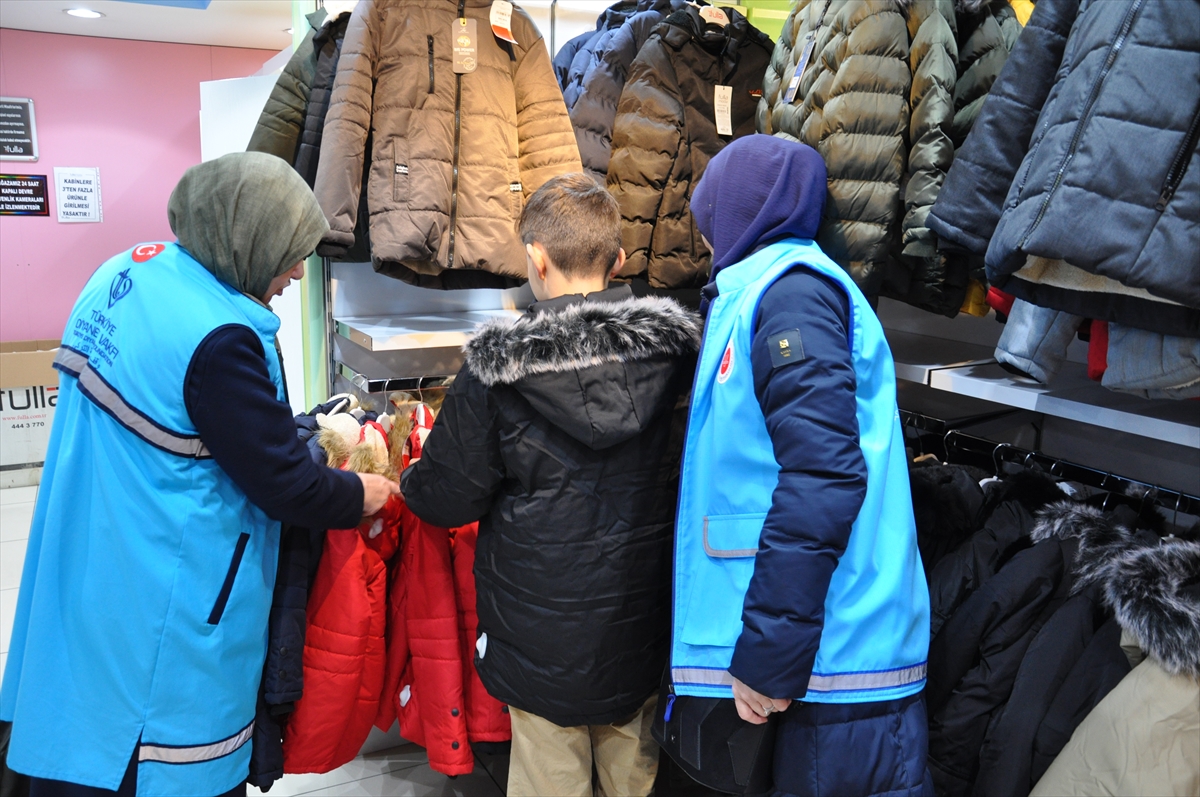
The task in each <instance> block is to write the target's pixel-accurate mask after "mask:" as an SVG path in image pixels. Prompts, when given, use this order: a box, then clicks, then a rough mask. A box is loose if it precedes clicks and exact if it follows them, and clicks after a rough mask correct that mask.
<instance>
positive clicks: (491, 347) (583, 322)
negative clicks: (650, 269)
mask: <svg viewBox="0 0 1200 797" xmlns="http://www.w3.org/2000/svg"><path fill="white" fill-rule="evenodd" d="M700 339H701V327H700V319H699V317H698V316H696V315H695V314H694V313H691V312H689V311H687V310H685V309H684V308H683V307H681V306H680V305H679V304H677V303H675V302H674V301H672V300H670V299H662V298H656V297H643V298H630V299H622V300H620V301H581V302H576V303H574V304H569V305H566V306H565V307H555V308H552V309H544V310H542V311H541V312H536V313H528V314H526V315H524V316H522V317H521V318H519V319H517V320H516V321H510V320H506V319H497V320H494V321H489V322H487V323H485V324H483V325H481V326H480V327H479V329H478V331H477V332H476V333H475V336H474V337H473V338H471V340H470V342H469V343H467V346H466V367H467V370H468V371H469V372H470V374H471V375H472V376H474V377H475V378H476V379H478V380H479V381H480V382H482V383H483V384H484V385H485V386H486V387H489V388H492V387H499V386H502V385H506V386H510V387H512V388H513V389H515V390H516V391H517V392H518V393H520V394H521V396H523V397H524V398H525V399H526V400H527V401H528V402H529V403H530V404H531V405H532V406H533V408H534V409H535V410H537V412H539V413H540V414H541V415H543V416H544V417H545V418H546V419H547V420H549V421H550V422H551V423H553V424H554V425H555V426H557V427H559V428H560V429H562V430H563V431H564V432H566V433H567V434H569V435H570V436H571V437H574V438H575V439H576V440H578V441H580V442H581V443H584V444H585V445H588V446H590V447H591V448H593V449H596V450H599V449H603V448H607V447H609V446H613V445H616V444H618V443H621V442H624V441H625V440H628V439H630V438H632V437H633V436H634V435H636V434H638V433H639V432H641V431H642V430H643V429H645V428H646V427H647V425H648V424H650V423H653V422H656V421H657V420H658V419H660V418H661V417H662V413H663V412H664V411H667V410H669V409H670V408H671V407H668V406H666V405H667V404H668V403H670V404H671V405H672V406H673V405H674V397H675V396H677V395H678V394H679V393H680V392H681V390H680V382H679V380H680V379H686V378H688V377H690V375H691V372H692V370H694V361H695V354H696V352H697V351H698V350H699V348H700ZM682 392H683V393H685V394H686V393H687V392H688V391H687V389H686V387H684V388H683V389H682Z"/></svg>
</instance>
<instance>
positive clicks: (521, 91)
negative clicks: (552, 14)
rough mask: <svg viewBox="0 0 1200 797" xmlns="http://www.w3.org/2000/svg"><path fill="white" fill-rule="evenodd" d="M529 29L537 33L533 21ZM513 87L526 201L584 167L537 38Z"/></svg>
mask: <svg viewBox="0 0 1200 797" xmlns="http://www.w3.org/2000/svg"><path fill="white" fill-rule="evenodd" d="M522 13H524V12H522ZM528 27H529V29H530V31H536V30H537V28H536V26H535V25H534V24H533V22H532V21H530V22H529V26H528ZM518 35H519V36H524V35H530V34H518ZM522 41H524V39H522ZM513 87H514V89H515V91H516V98H517V151H518V153H519V155H518V157H519V168H520V170H521V188H522V190H523V192H524V194H525V198H526V199H529V196H530V195H531V194H532V193H533V192H534V191H536V190H538V189H539V188H541V187H542V184H543V183H545V182H546V181H547V180H549V179H550V178H552V177H557V176H558V175H560V174H568V173H570V172H579V171H583V166H582V165H581V164H580V163H579V147H578V146H577V145H576V144H575V134H574V133H573V132H572V131H571V118H570V117H569V116H567V106H566V103H565V102H564V101H563V95H562V89H560V88H559V87H558V83H557V82H556V81H555V79H554V67H552V66H551V65H550V54H549V53H548V52H547V51H546V43H545V41H543V40H542V39H541V38H540V37H539V38H538V39H537V40H536V41H534V42H533V44H531V45H529V47H528V48H527V49H526V50H525V54H524V56H522V58H521V60H520V61H519V62H518V63H517V65H516V67H515V71H514V73H513Z"/></svg>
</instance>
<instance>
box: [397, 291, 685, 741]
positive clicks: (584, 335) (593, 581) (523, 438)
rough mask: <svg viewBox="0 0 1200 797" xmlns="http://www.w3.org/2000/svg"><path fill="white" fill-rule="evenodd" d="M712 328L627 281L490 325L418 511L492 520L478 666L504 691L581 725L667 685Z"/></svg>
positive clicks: (447, 420)
mask: <svg viewBox="0 0 1200 797" xmlns="http://www.w3.org/2000/svg"><path fill="white" fill-rule="evenodd" d="M699 340H700V325H699V321H698V319H696V318H695V317H694V316H693V315H691V314H690V313H687V312H686V311H684V310H683V309H682V308H680V307H679V306H678V305H676V304H675V303H673V302H671V301H669V300H666V299H652V298H645V299H634V298H632V294H631V293H630V290H629V288H628V287H627V286H622V287H621V288H612V289H609V290H607V291H604V292H602V293H600V294H591V295H589V296H588V298H587V300H581V298H580V297H577V296H576V297H563V298H561V299H555V300H551V301H549V302H540V303H538V304H535V305H534V306H533V308H532V310H531V311H530V313H528V314H527V315H525V316H524V317H522V318H521V319H520V320H519V321H517V322H516V323H507V322H493V323H490V324H487V325H485V326H483V327H481V328H480V331H479V332H478V333H477V334H476V335H475V337H474V338H473V339H472V340H471V342H470V343H469V344H468V346H467V358H466V364H465V365H464V366H463V369H462V371H461V372H460V373H459V377H458V379H457V380H456V381H455V383H454V386H453V387H452V388H451V389H450V391H449V393H448V395H447V397H446V402H445V404H444V405H443V407H442V411H441V414H440V415H439V416H438V420H437V423H436V424H435V425H434V427H433V430H432V431H431V432H430V435H429V439H428V440H427V441H426V444H425V449H424V456H423V457H422V459H421V460H420V461H419V462H418V463H416V464H415V465H413V466H412V467H410V468H409V469H408V470H406V471H405V472H404V475H403V477H402V480H401V485H402V488H403V491H404V496H405V499H406V500H407V501H408V506H409V508H410V509H412V511H413V512H414V513H416V515H417V516H418V517H420V518H421V519H423V520H426V521H428V522H430V523H434V524H435V525H445V526H447V527H452V526H460V525H463V524H465V523H468V522H471V521H473V520H479V521H480V523H479V547H478V549H477V551H476V555H475V580H476V581H475V584H476V590H477V592H478V604H477V606H478V612H479V629H480V632H481V637H480V640H479V644H478V646H477V648H476V649H477V651H478V655H477V656H476V659H475V666H476V668H477V669H478V671H479V677H480V678H481V679H482V680H483V684H484V686H486V687H487V690H488V692H489V693H490V694H491V695H492V696H494V697H496V698H497V699H499V700H501V701H503V702H505V703H508V704H510V705H513V706H516V707H517V708H519V709H522V710H525V711H529V712H531V713H533V714H536V715H537V716H540V717H544V718H546V719H548V720H550V721H552V722H555V723H557V724H559V725H563V726H577V725H602V724H606V723H610V722H614V721H616V720H618V719H623V718H625V717H628V716H629V715H631V714H632V713H633V712H634V711H636V710H637V709H638V708H640V707H641V706H642V704H643V703H644V702H645V701H646V699H647V698H649V697H650V695H651V694H653V693H654V691H655V690H656V689H657V688H658V684H659V681H660V679H661V678H662V673H663V667H664V666H665V665H666V657H667V643H668V637H669V633H670V630H669V625H670V622H669V621H670V612H671V608H670V606H671V601H670V565H671V550H670V540H671V532H672V528H673V525H674V519H675V500H676V498H675V497H676V486H677V481H678V478H679V460H680V454H681V449H682V444H683V423H684V414H683V413H684V410H685V408H686V407H685V405H686V395H687V393H688V390H689V385H690V380H691V375H692V370H693V368H694V366H695V352H696V350H697V348H698V346H699Z"/></svg>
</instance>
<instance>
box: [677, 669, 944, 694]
mask: <svg viewBox="0 0 1200 797" xmlns="http://www.w3.org/2000/svg"><path fill="white" fill-rule="evenodd" d="M925 670H926V666H925V665H924V664H917V665H915V666H912V667H900V668H898V669H895V670H882V671H880V672H854V673H839V674H837V675H821V674H819V673H813V674H812V675H811V676H810V677H809V679H808V691H809V692H855V691H859V690H862V689H888V688H891V687H897V686H908V685H909V684H916V683H920V682H921V681H923V680H925ZM671 680H672V682H674V683H675V684H698V685H701V686H733V676H732V675H730V674H729V671H728V670H718V669H715V668H708V667H672V668H671Z"/></svg>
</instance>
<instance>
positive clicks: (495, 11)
mask: <svg viewBox="0 0 1200 797" xmlns="http://www.w3.org/2000/svg"><path fill="white" fill-rule="evenodd" d="M512 13H513V5H512V3H510V2H508V0H492V33H494V34H496V38H497V39H504V41H506V42H512V43H513V44H516V43H517V40H516V38H515V37H514V36H513V35H512Z"/></svg>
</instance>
